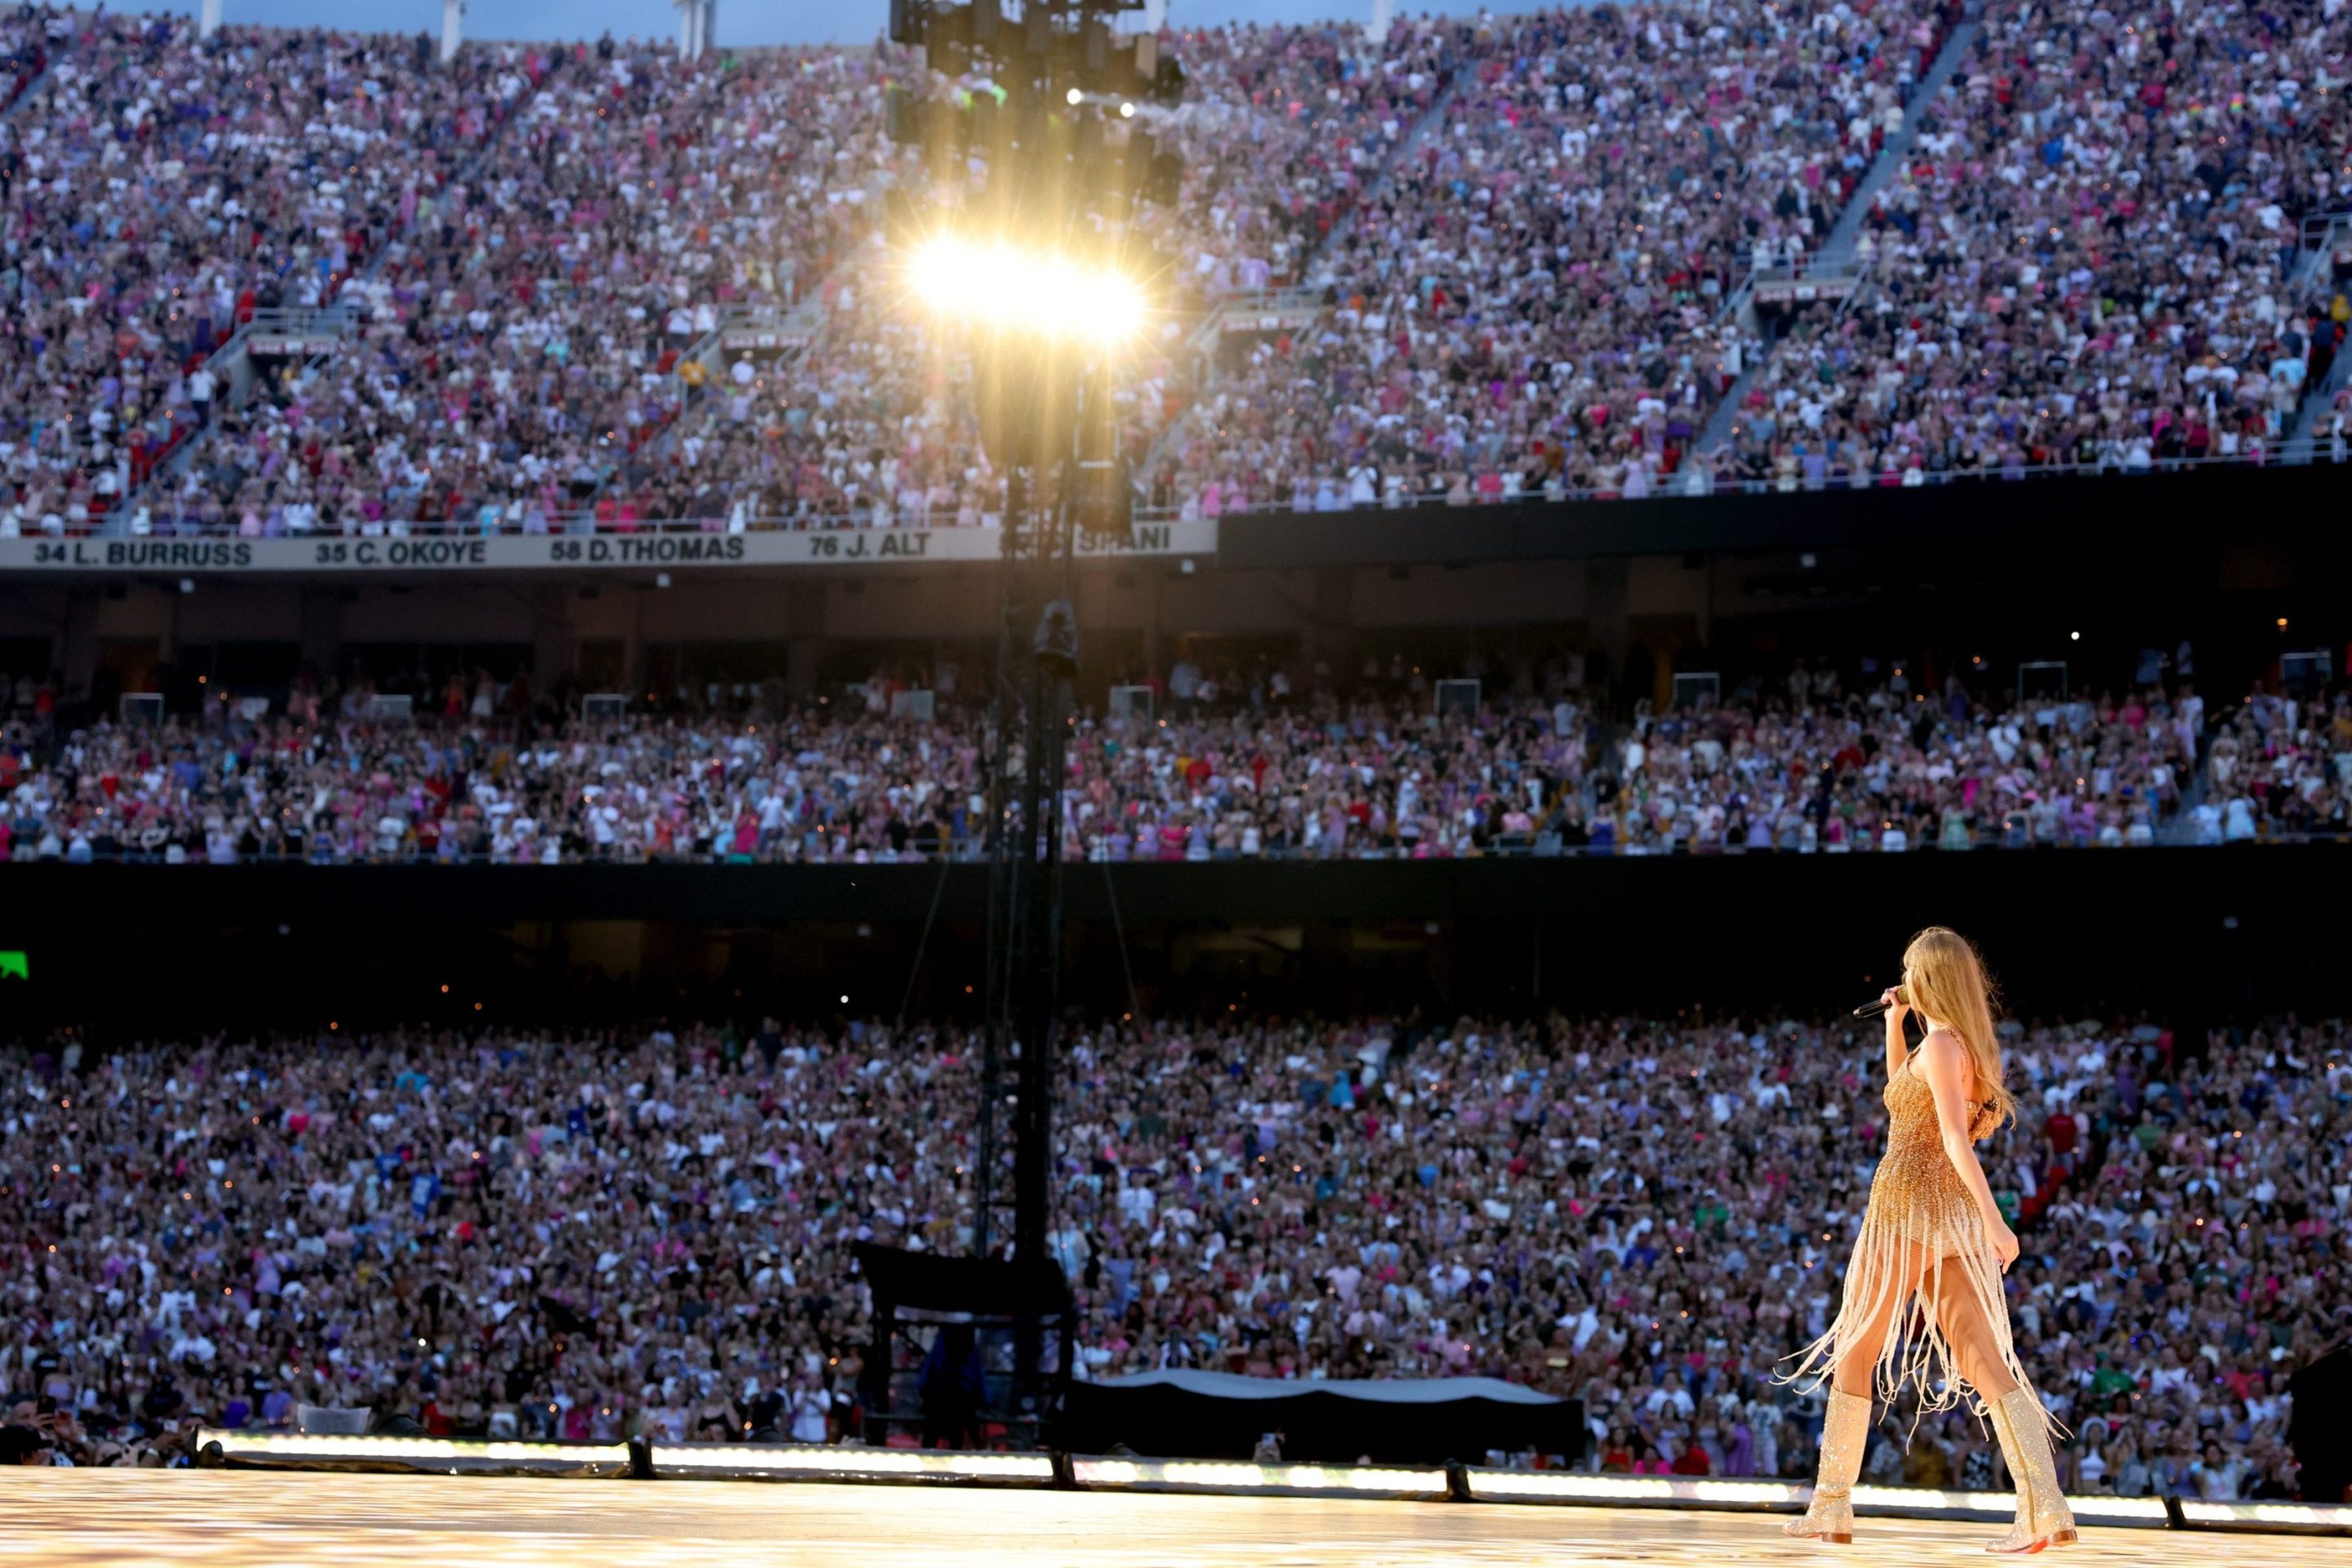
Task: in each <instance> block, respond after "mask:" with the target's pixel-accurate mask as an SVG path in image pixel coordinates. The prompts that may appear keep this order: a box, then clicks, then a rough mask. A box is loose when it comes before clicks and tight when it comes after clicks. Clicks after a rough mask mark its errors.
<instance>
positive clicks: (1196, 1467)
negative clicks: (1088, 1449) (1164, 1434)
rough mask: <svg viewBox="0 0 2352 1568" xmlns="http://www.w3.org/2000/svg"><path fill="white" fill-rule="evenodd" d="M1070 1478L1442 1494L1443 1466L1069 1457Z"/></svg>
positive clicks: (1098, 1482)
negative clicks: (1395, 1466) (1278, 1463)
mask: <svg viewBox="0 0 2352 1568" xmlns="http://www.w3.org/2000/svg"><path fill="white" fill-rule="evenodd" d="M1070 1468H1071V1472H1072V1476H1073V1479H1076V1482H1077V1484H1078V1485H1080V1486H1082V1487H1090V1488H1098V1489H1103V1490H1107V1491H1119V1490H1128V1489H1160V1488H1165V1489H1171V1490H1182V1491H1228V1492H1229V1491H1251V1492H1267V1491H1280V1492H1300V1493H1307V1494H1311V1495H1314V1496H1318V1497H1365V1498H1428V1497H1444V1495H1445V1494H1446V1485H1445V1472H1444V1470H1443V1469H1439V1468H1434V1467H1432V1468H1381V1467H1378V1466H1372V1465H1251V1464H1240V1463H1233V1462H1226V1461H1221V1460H1207V1459H1073V1460H1072V1461H1071V1462H1070Z"/></svg>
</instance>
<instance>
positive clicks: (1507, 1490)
mask: <svg viewBox="0 0 2352 1568" xmlns="http://www.w3.org/2000/svg"><path fill="white" fill-rule="evenodd" d="M1468 1475H1469V1482H1470V1496H1471V1497H1472V1498H1473V1499H1474V1500H1478V1501H1495V1502H1543V1501H1557V1502H1590V1503H1646V1504H1650V1505H1653V1506H1658V1507H1696V1508H1792V1509H1793V1508H1801V1507H1803V1506H1804V1504H1805V1501H1806V1500H1807V1498H1808V1497H1809V1496H1810V1495H1811V1493H1810V1491H1809V1489H1806V1488H1804V1487H1801V1486H1792V1485H1790V1484H1788V1483H1786V1482H1783V1481H1747V1480H1700V1479H1689V1478H1684V1477H1666V1476H1596V1475H1588V1474H1582V1473H1580V1472H1576V1471H1570V1470H1487V1469H1474V1470H1471V1471H1470V1472H1469V1473H1468ZM1853 1501H1854V1506H1855V1507H1856V1508H1858V1509H1862V1510H1865V1511H1867V1512H1871V1513H1877V1514H1906V1513H1967V1514H1981V1515H1983V1516H1985V1517H1986V1518H1989V1519H2003V1518H2007V1517H2008V1516H2009V1515H2011V1514H2012V1513H2014V1512H2015V1511H2016V1509H2017V1500H2016V1499H2015V1498H2014V1497H2013V1496H2011V1495H2010V1494H2009V1493H2007V1492H1975V1491H1949V1490H1945V1489H1940V1488H1933V1487H1856V1488H1855V1489H1854V1490H1853ZM2069 1501H2070V1502H2071V1503H2072V1504H2073V1506H2074V1512H2075V1514H2076V1515H2077V1516H2078V1517H2079V1518H2081V1519H2083V1520H2084V1521H2086V1522H2090V1523H2098V1524H2139V1525H2161V1524H2163V1523H2164V1503H2163V1501H2162V1500H2160V1499H2158V1498H2109V1497H2078V1498H2072V1499H2069Z"/></svg>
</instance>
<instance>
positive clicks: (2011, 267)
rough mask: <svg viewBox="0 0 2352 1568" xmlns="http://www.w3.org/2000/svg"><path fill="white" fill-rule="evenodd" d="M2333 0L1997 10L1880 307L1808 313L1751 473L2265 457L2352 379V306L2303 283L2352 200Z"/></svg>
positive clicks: (1952, 95)
mask: <svg viewBox="0 0 2352 1568" xmlns="http://www.w3.org/2000/svg"><path fill="white" fill-rule="evenodd" d="M2347 68H2352V19H2347V17H2346V16H2345V15H2344V14H2343V10H2342V8H2341V7H2340V6H2338V5H2332V4H2325V3H2320V0H2314V3H2309V4H2291V5H2282V6H2274V7H2266V8H2260V9H2255V10H2232V9H2230V8H2226V7H2223V8H2214V7H2197V8H2191V9H2182V8H2179V7H2176V6H2172V5H2124V6H2122V7H2119V8H2118V7H2107V6H2093V5H2085V4H2081V3H2079V0H2077V3H2067V4H2060V5H2054V6H2035V7H2024V6H1994V7H1989V8H1987V10H1986V12H1985V15H1984V18H1983V31H1982V33H1981V34H1980V36H1979V37H1978V38H1977V40H1976V42H1975V46H1974V47H1973V49H1972V50H1971V52H1970V53H1969V58H1967V60H1966V61H1965V63H1964V65H1963V67H1962V68H1961V69H1960V71H1959V72H1958V74H1957V75H1956V76H1955V77H1954V79H1953V80H1952V82H1951V84H1950V86H1949V87H1948V88H1947V89H1945V91H1944V92H1943V94H1942V95H1940V96H1939V97H1938V98H1937V100H1935V101H1934V102H1933V103H1932V104H1931V105H1930V106H1929V113H1928V117H1927V125H1926V127H1925V128H1924V130H1923V132H1922V134H1921V135H1920V137H1919V139H1918V141H1917V143H1916V147H1915V148H1914V150H1913V153H1912V154H1911V156H1910V157H1909V158H1908V159H1907V160H1906V162H1905V163H1904V165H1903V167H1902V168H1901V169H1900V170H1899V171H1898V172H1897V174H1896V175H1895V179H1894V180H1893V182H1892V183H1891V184H1889V185H1888V186H1887V187H1886V188H1885V189H1884V190H1882V191H1881V192H1879V193H1878V194H1877V195H1876V196H1875V197H1874V198H1873V200H1872V203H1871V205H1870V208H1869V210H1868V212H1867V214H1866V216H1865V221H1864V226H1863V228H1862V231H1861V236H1860V238H1859V242H1858V250H1857V259H1858V260H1859V261H1861V262H1862V263H1863V264H1864V266H1865V267H1866V268H1869V275H1870V282H1869V285H1868V286H1867V287H1866V289H1865V290H1864V295H1863V298H1862V300H1860V301H1859V302H1857V303H1856V304H1855V305H1853V307H1852V308H1850V309H1848V310H1843V311H1841V312H1837V313H1834V314H1829V313H1815V314H1813V315H1811V316H1808V317H1805V318H1802V319H1801V320H1800V321H1798V322H1797V323H1796V325H1795V329H1794V330H1793V331H1791V332H1790V335H1789V337H1788V338H1787V340H1786V341H1785V342H1783V343H1781V344H1780V347H1779V348H1778V349H1777V350H1776V351H1775V353H1774V354H1773V356H1772V358H1771V361H1770V363H1769V365H1768V366H1767V368H1766V370H1765V372H1764V374H1762V375H1761V376H1760V377H1759V380H1758V383H1757V384H1756V385H1755V386H1754V387H1753V388H1752V389H1751V391H1750V393H1749V395H1748V401H1747V405H1746V406H1745V407H1744V409H1743V411H1742V417H1741V418H1740V420H1739V421H1738V432H1737V441H1736V445H1737V447H1738V455H1739V458H1740V460H1741V461H1742V463H1743V464H1744V465H1745V468H1744V471H1745V473H1746V474H1747V475H1748V477H1751V478H1755V479H1771V480H1775V481H1777V482H1780V483H1782V484H1784V485H1787V486H1789V487H1790V488H1794V487H1797V486H1803V487H1805V488H1821V487H1822V485H1824V484H1828V485H1838V484H1847V483H1851V484H1853V485H1856V486H1862V485H1870V484H1899V483H1906V482H1908V483H1918V482H1923V481H1926V480H1930V479H1937V478H1940V477H1944V476H1946V475H1949V474H1968V473H2005V474H2010V475H2016V474H2021V473H2022V472H2023V471H2025V470H2027V469H2031V468H2049V467H2066V466H2075V467H2082V468H2100V469H2109V470H2125V471H2137V470H2146V469H2147V468H2151V467H2152V466H2154V465H2155V464H2157V463H2158V462H2162V461H2169V460H2175V459H2190V460H2193V459H2199V458H2209V457H2221V458H2233V457H2234V458H2247V459H2250V460H2260V459H2261V458H2262V456H2263V454H2264V453H2265V452H2266V451H2274V450H2275V449H2276V447H2277V446H2278V443H2279V442H2280V440H2281V438H2283V437H2285V436H2287V435H2288V434H2290V433H2291V431H2292V430H2293V428H2294V419H2295V416H2296V413H2297V410H2298V408H2299V407H2300V405H2301V404H2302V401H2303V399H2304V396H2305V393H2306V392H2307V391H2309V390H2312V389H2316V388H2320V387H2322V386H2324V385H2325V384H2326V382H2327V380H2328V377H2329V374H2330V373H2331V371H2332V369H2333V367H2334V363H2335V360H2336V353H2337V349H2338V347H2339V345H2340V343H2341V342H2342V339H2343V336H2344V331H2345V327H2346V324H2347V321H2352V305H2347V300H2346V298H2345V294H2344V291H2343V280H2342V279H2340V278H2338V277H2336V276H2335V275H2334V274H2333V272H2332V271H2331V270H2329V269H2327V268H2322V269H2321V270H2320V271H2319V272H2318V274H2317V276H2316V277H2315V279H2312V280H2311V281H2310V282H2309V283H2307V284H2305V285H2304V286H2303V288H2302V289H2301V290H2300V291H2298V290H2297V289H2296V288H2295V286H2294V277H2295V273H2296V268H2297V267H2298V264H2299V263H2300V262H2301V261H2302V259H2303V257H2304V252H2303V251H2302V249H2301V226H2302V223H2303V220H2304V219H2305V217H2306V216H2311V215H2314V214H2317V213H2325V212H2331V211H2341V210H2344V209H2345V208H2346V207H2347V205H2352V189H2347V177H2348V176H2347V173H2346V168H2347V156H2348V155H2352V127H2347V125H2346V123H2345V122H2344V120H2343V116H2342V114H2341V112H2340V111H2339V110H2338V109H2337V108H2336V105H2335V104H2334V102H2333V101H2332V95H2331V94H2330V92H2329V90H2328V85H2327V84H2330V83H2332V82H2334V81H2336V80H2339V79H2342V77H2343V75H2344V73H2345V72H2346V71H2347Z"/></svg>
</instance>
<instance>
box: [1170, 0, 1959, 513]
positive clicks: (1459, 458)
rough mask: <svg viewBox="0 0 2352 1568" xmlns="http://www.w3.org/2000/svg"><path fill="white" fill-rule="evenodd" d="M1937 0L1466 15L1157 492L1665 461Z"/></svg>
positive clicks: (1210, 506)
mask: <svg viewBox="0 0 2352 1568" xmlns="http://www.w3.org/2000/svg"><path fill="white" fill-rule="evenodd" d="M1957 16H1958V7H1957V6H1950V5H1944V6H1935V5H1913V4H1908V3H1905V0H1885V3H1882V4H1879V5H1871V6H1865V7H1851V6H1847V5H1799V6H1787V5H1771V4H1763V3H1761V0H1758V3H1754V4H1748V3H1740V4H1731V5H1712V6H1707V7H1703V8H1691V9H1682V8H1676V7H1671V6H1665V7H1623V8H1621V7H1616V6H1591V7H1587V6H1577V7H1571V8H1567V9H1563V10H1556V11H1550V12H1545V13H1541V14H1538V15H1537V16H1530V17H1526V18H1521V19H1516V20H1512V21H1507V22H1496V21H1493V20H1491V19H1486V20H1484V21H1483V25H1482V26H1481V28H1480V31H1479V34H1478V37H1477V42H1478V46H1479V47H1477V48H1476V49H1475V52H1473V53H1472V54H1471V55H1470V56H1469V57H1468V58H1465V62H1464V65H1463V68H1462V69H1461V70H1459V71H1458V72H1457V73H1456V75H1455V77H1454V82H1453V89H1452V95H1451V97H1450V99H1449V100H1448V102H1447V103H1446V104H1445V106H1444V110H1443V114H1444V121H1445V123H1444V125H1442V126H1440V127H1438V128H1437V131H1436V132H1435V133H1434V134H1433V135H1431V136H1430V137H1428V138H1427V139H1425V140H1423V142H1420V143H1419V144H1418V145H1417V146H1415V147H1413V148H1412V149H1411V150H1410V152H1409V153H1408V155H1407V156H1406V157H1405V158H1403V159H1402V161H1401V162H1400V163H1398V165H1397V166H1396V168H1395V170H1394V172H1393V175H1392V177H1391V180H1390V181H1389V182H1388V183H1387V184H1385V185H1384V186H1383V187H1382V189H1381V191H1380V192H1379V194H1378V195H1377V196H1376V197H1375V199H1374V200H1373V202H1372V204H1371V205H1370V208H1368V209H1367V211H1366V212H1365V213H1364V214H1363V216H1362V220H1361V221H1360V222H1359V223H1357V224H1355V225H1354V226H1351V227H1349V229H1347V230H1346V231H1345V232H1344V233H1343V234H1341V235H1339V236H1338V237H1335V240H1334V242H1333V243H1332V244H1331V245H1330V246H1328V247H1327V248H1326V249H1325V250H1324V251H1323V252H1322V253H1320V254H1318V257H1317V258H1316V260H1315V262H1314V264H1313V266H1312V268H1310V272H1309V281H1311V282H1313V283H1316V284H1317V285H1318V286H1320V287H1321V288H1322V289H1324V292H1325V299H1326V308H1325V309H1324V310H1323V311H1322V312H1321V314H1320V315H1319V316H1318V318H1317V319H1316V320H1315V321H1313V322H1312V323H1311V324H1310V325H1307V326H1306V327H1305V328H1304V329H1303V330H1300V331H1295V332H1286V333H1284V334H1281V335H1279V336H1277V337H1275V338H1273V339H1271V340H1270V341H1264V342H1258V343H1256V344H1255V346H1254V347H1252V348H1250V349H1249V350H1248V351H1247V353H1246V355H1245V356H1244V358H1243V360H1242V363H1239V364H1238V365H1237V366H1236V367H1235V368H1234V371H1233V372H1232V373H1231V374H1225V375H1223V376H1222V377H1220V378H1218V379H1217V380H1216V381H1215V383H1214V384H1213V391H1212V392H1211V393H1210V395H1209V396H1208V398H1207V401H1206V402H1205V404H1204V405H1203V408H1202V416H1201V417H1200V418H1198V419H1197V420H1195V421H1194V422H1193V423H1192V425H1191V426H1189V427H1188V428H1187V430H1186V431H1185V432H1184V436H1185V438H1184V439H1183V441H1182V442H1181V452H1180V454H1179V456H1178V460H1177V463H1176V466H1175V468H1174V471H1173V473H1172V474H1169V475H1160V476H1155V477H1154V483H1155V484H1156V485H1157V486H1158V487H1159V489H1160V498H1161V499H1163V500H1173V501H1175V502H1176V503H1177V504H1178V505H1180V506H1181V507H1184V508H1187V509H1197V510H1199V511H1200V512H1201V513H1202V514H1204V515H1212V516H1213V515H1218V514H1221V513H1222V512H1223V511H1227V510H1249V509H1252V508H1257V509H1265V508H1268V507H1273V508H1282V507H1288V508H1291V509H1294V510H1337V509H1339V508H1340V507H1344V506H1349V505H1366V504H1370V503H1372V502H1373V501H1374V500H1382V501H1387V502H1391V503H1398V502H1402V501H1403V500H1407V499H1416V498H1421V497H1443V498H1444V499H1447V500H1453V501H1454V502H1456V503H1465V502H1470V501H1494V500H1507V499H1514V498H1516V497H1517V496H1518V495H1521V494H1533V493H1536V492H1537V491H1538V490H1546V491H1549V492H1550V493H1554V494H1561V493H1566V492H1568V491H1570V490H1573V491H1577V492H1592V493H1598V494H1603V495H1612V496H1615V495H1622V496H1630V497H1639V496H1643V495H1647V494H1651V493H1653V492H1654V491H1655V490H1656V489H1660V488H1661V487H1663V486H1664V484H1665V483H1666V482H1668V479H1669V478H1670V477H1671V476H1672V475H1673V474H1674V473H1675V470H1676V468H1678V466H1679V465H1680V464H1681V463H1682V461H1683V460H1684V458H1685V456H1686V455H1687V454H1688V453H1689V451H1690V449H1691V447H1692V444H1693V442H1694V439H1695V438H1696V436H1697V435H1698V433H1699V432H1700V431H1701V429H1703V428H1704V427H1705V426H1706V422H1707V418H1708V416H1709V415H1710V414H1711V413H1712V411H1713V409H1714V406H1715V405H1716V403H1717V400H1718V399H1719V398H1720V397H1721V395H1722V394H1723V392H1724V391H1725V389H1726V388H1727V386H1728V385H1729V384H1731V382H1732V381H1733V380H1734V379H1736V378H1737V377H1738V374H1739V372H1740V370H1741V368H1742V364H1743V362H1744V361H1745V360H1746V359H1747V358H1748V356H1750V355H1751V354H1752V353H1753V352H1754V351H1755V350H1756V349H1757V348H1758V347H1759V346H1760V345H1759V344H1756V343H1754V342H1751V341H1749V340H1748V339H1747V337H1746V335H1745V334H1744V333H1743V332H1742V331H1740V330H1739V329H1738V327H1737V326H1736V324H1734V323H1731V322H1729V321H1726V320H1724V316H1725V310H1724V307H1725V304H1726V301H1727V297H1728V296H1729V295H1730V294H1731V293H1732V291H1733V289H1734V287H1735V285H1736V283H1737V281H1738V276H1739V274H1740V273H1741V271H1743V270H1744V269H1745V268H1748V267H1750V266H1770V265H1776V264H1781V263H1786V262H1790V261H1793V260H1795V259H1796V258H1801V257H1802V256H1804V255H1805V254H1807V253H1808V252H1809V251H1810V250H1811V249H1812V248H1813V247H1817V246H1818V244H1819V243H1820V241H1821V240H1822V238H1823V237H1826V235H1827V234H1828V232H1829V229H1830V226H1831V225H1832V221H1833V220H1834V219H1835V216H1836V215H1837V212H1838V210H1839V208H1840V207H1841V206H1842V205H1843V202H1844V197H1845V195H1846V193H1847V192H1849V191H1850V190H1851V189H1852V188H1853V185H1854V184H1856V183H1857V182H1858V181H1859V180H1860V178H1861V176H1862V174H1863V173H1864V171H1865V170H1866V169H1867V168H1868V166H1869V164H1870V162H1871V159H1872V157H1873V156H1874V153H1875V152H1876V150H1877V148H1878V146H1879V145H1880V143H1881V142H1882V141H1883V139H1884V138H1885V135H1886V134H1887V132H1890V131H1893V130H1895V129H1896V128H1898V127H1899V126H1900V125H1901V123H1902V114H1903V105H1904V103H1905V101H1906V99H1907V98H1908V97H1909V96H1910V94H1911V92H1912V89H1914V88H1916V86H1917V84H1918V79H1919V77H1920V75H1921V73H1922V72H1923V71H1924V69H1925V67H1926V65H1927V61H1928V60H1930V59H1932V58H1934V55H1935V52H1936V49H1937V47H1938V46H1939V44H1940V40H1941V37H1942V35H1943V33H1944V32H1945V31H1946V30H1947V29H1948V26H1949V25H1950V23H1951V22H1952V21H1953V20H1955V19H1957Z"/></svg>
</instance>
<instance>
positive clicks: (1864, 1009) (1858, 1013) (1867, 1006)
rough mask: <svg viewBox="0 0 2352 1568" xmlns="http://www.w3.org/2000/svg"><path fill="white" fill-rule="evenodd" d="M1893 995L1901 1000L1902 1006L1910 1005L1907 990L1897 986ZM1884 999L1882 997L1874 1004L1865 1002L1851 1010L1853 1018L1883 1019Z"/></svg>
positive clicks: (1884, 1014)
mask: <svg viewBox="0 0 2352 1568" xmlns="http://www.w3.org/2000/svg"><path fill="white" fill-rule="evenodd" d="M1895 994H1896V995H1897V996H1900V997H1902V998H1903V1005H1905V1006H1906V1007H1908V1006H1909V1005H1911V993H1910V992H1909V991H1908V990H1906V989H1905V988H1904V987H1903V986H1900V985H1898V986H1896V987H1895ZM1886 1011H1887V1005H1886V998H1885V997H1884V996H1882V997H1880V998H1879V999H1878V1000H1877V1001H1875V1002H1865V1003H1864V1004H1863V1005H1861V1006H1859V1007H1856V1008H1855V1009H1854V1010H1853V1016H1855V1017H1857V1018H1883V1017H1885V1016H1886Z"/></svg>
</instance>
